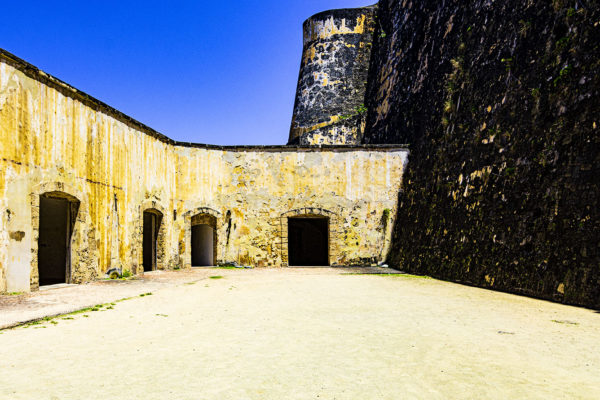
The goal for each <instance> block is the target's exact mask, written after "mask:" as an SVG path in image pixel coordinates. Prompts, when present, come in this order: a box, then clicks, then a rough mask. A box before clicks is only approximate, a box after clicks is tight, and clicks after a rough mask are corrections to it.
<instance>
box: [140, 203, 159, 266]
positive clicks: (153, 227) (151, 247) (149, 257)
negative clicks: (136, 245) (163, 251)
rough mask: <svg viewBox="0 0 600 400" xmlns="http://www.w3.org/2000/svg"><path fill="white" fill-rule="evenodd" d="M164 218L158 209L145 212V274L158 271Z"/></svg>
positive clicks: (143, 247)
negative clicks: (161, 228) (159, 241)
mask: <svg viewBox="0 0 600 400" xmlns="http://www.w3.org/2000/svg"><path fill="white" fill-rule="evenodd" d="M162 218H163V215H162V213H161V212H160V211H158V210H157V209H154V208H150V209H147V210H145V211H144V222H143V225H144V226H143V244H142V252H143V264H144V272H149V271H155V270H156V259H157V248H158V233H159V231H160V226H161V223H162Z"/></svg>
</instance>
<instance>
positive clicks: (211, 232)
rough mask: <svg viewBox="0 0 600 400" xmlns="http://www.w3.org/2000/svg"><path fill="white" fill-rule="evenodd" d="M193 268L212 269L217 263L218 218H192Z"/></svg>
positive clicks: (208, 215) (199, 216)
mask: <svg viewBox="0 0 600 400" xmlns="http://www.w3.org/2000/svg"><path fill="white" fill-rule="evenodd" d="M191 242H192V243H191V248H192V267H211V266H214V265H216V263H217V218H216V217H214V216H212V215H210V214H197V215H195V216H193V217H192V235H191Z"/></svg>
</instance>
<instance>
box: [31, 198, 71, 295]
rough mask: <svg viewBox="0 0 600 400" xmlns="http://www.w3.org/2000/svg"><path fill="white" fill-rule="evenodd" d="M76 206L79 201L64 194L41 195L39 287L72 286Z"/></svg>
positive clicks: (38, 258)
mask: <svg viewBox="0 0 600 400" xmlns="http://www.w3.org/2000/svg"><path fill="white" fill-rule="evenodd" d="M79 204H80V203H79V200H77V199H76V198H75V197H73V196H71V195H68V194H66V193H63V192H47V193H44V194H42V195H40V204H39V207H40V209H39V228H38V257H37V260H38V274H39V286H46V285H54V284H59V283H70V282H71V238H72V236H73V229H74V227H75V221H76V220H77V212H78V211H79Z"/></svg>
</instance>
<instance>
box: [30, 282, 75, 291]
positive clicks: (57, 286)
mask: <svg viewBox="0 0 600 400" xmlns="http://www.w3.org/2000/svg"><path fill="white" fill-rule="evenodd" d="M73 286H78V285H76V284H74V283H57V284H54V285H44V286H40V288H39V290H40V292H43V291H46V290H53V289H62V288H66V287H73Z"/></svg>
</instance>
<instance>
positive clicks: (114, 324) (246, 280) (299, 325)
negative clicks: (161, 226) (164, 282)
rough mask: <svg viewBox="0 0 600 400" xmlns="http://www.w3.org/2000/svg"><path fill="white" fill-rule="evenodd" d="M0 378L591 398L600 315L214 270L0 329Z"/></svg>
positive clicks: (341, 393)
mask: <svg viewBox="0 0 600 400" xmlns="http://www.w3.org/2000/svg"><path fill="white" fill-rule="evenodd" d="M210 275H214V276H216V275H219V276H222V278H221V279H211V278H210ZM110 307H112V309H110ZM0 371H1V372H0V399H28V400H29V399H194V400H197V399H219V400H222V399H236V400H239V399H361V400H368V399H412V398H415V399H448V398H455V399H516V398H519V399H523V398H532V399H565V398H578V399H579V398H585V399H598V398H600V314H598V313H595V312H594V311H591V310H585V309H581V308H575V307H567V306H562V305H559V304H553V303H549V302H544V301H538V300H533V299H529V298H524V297H518V296H512V295H508V294H503V293H496V292H492V291H487V290H481V289H476V288H470V287H465V286H460V285H455V284H451V283H446V282H440V281H436V280H432V279H422V278H415V277H410V276H377V275H347V274H343V271H340V270H333V269H318V270H316V269H315V270H312V269H311V270H308V269H280V270H244V271H239V270H212V272H211V273H210V274H208V275H206V276H205V277H204V278H202V279H201V280H199V281H197V282H195V283H193V284H191V283H187V284H183V283H182V284H180V285H178V286H173V287H166V288H161V289H159V290H157V291H155V292H153V294H152V295H147V296H143V297H140V296H136V297H135V298H133V299H130V300H127V301H122V302H115V304H114V305H109V306H105V307H103V308H102V309H101V310H99V311H89V312H86V313H80V314H76V315H71V316H66V317H59V318H56V319H54V320H51V321H46V322H43V323H41V324H39V325H30V326H28V327H19V328H15V329H10V330H4V331H1V332H0Z"/></svg>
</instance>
